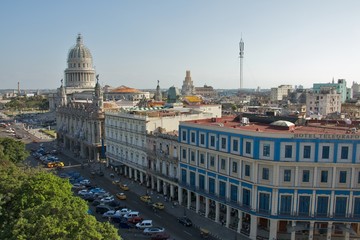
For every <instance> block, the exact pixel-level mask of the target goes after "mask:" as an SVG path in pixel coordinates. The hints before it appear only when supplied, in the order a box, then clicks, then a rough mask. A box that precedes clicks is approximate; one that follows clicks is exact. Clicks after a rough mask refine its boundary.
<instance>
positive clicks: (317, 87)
mask: <svg viewBox="0 0 360 240" xmlns="http://www.w3.org/2000/svg"><path fill="white" fill-rule="evenodd" d="M324 88H326V89H330V88H335V89H336V92H337V93H339V94H340V99H341V102H342V103H344V102H345V101H346V100H349V99H351V98H352V92H353V91H352V90H348V89H347V88H346V80H345V79H338V81H337V83H335V82H334V79H333V81H332V82H331V83H314V84H313V91H314V92H315V93H320V92H321V91H322V90H323V89H324Z"/></svg>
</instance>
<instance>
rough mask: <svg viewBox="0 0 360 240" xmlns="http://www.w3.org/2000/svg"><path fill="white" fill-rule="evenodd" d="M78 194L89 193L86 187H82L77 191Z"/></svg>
mask: <svg viewBox="0 0 360 240" xmlns="http://www.w3.org/2000/svg"><path fill="white" fill-rule="evenodd" d="M78 194H79V195H81V196H83V195H86V194H89V191H88V190H86V189H83V190H80V191H78Z"/></svg>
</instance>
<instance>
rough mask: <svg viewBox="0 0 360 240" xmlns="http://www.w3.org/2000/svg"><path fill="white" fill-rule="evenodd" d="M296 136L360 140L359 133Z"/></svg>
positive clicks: (296, 136) (299, 135)
mask: <svg viewBox="0 0 360 240" xmlns="http://www.w3.org/2000/svg"><path fill="white" fill-rule="evenodd" d="M294 138H308V139H311V138H318V139H338V140H340V139H349V140H355V139H356V140H360V135H358V134H299V133H297V134H294Z"/></svg>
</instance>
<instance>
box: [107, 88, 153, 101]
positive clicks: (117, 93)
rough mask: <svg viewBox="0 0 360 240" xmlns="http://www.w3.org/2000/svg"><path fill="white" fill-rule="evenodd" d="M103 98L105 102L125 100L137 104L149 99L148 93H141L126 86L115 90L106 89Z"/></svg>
mask: <svg viewBox="0 0 360 240" xmlns="http://www.w3.org/2000/svg"><path fill="white" fill-rule="evenodd" d="M104 97H105V99H106V100H110V101H111V100H113V101H118V100H127V101H133V102H135V103H138V102H139V101H140V100H141V99H143V98H145V99H149V98H150V93H149V92H142V91H140V90H138V89H135V88H130V87H127V86H123V85H122V86H120V87H117V88H109V87H108V88H106V89H105V91H104Z"/></svg>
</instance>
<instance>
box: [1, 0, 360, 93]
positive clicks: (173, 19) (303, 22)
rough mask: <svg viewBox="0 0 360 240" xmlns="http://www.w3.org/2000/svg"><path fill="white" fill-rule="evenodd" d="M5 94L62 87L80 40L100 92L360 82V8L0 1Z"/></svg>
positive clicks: (182, 0) (167, 0) (357, 4)
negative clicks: (189, 84) (107, 88)
mask: <svg viewBox="0 0 360 240" xmlns="http://www.w3.org/2000/svg"><path fill="white" fill-rule="evenodd" d="M0 33H1V34H0V54H1V55H0V70H1V71H0V83H1V87H0V88H1V89H4V88H17V82H18V81H19V82H20V87H21V88H24V89H29V88H32V89H37V88H39V89H43V88H56V87H59V86H60V79H62V78H64V70H65V68H66V61H67V53H68V51H69V49H70V48H71V47H72V46H74V45H75V43H76V37H77V34H78V33H81V34H82V35H83V39H84V44H85V45H86V46H87V47H88V48H89V49H90V51H91V53H92V55H93V61H94V66H95V68H96V72H97V74H100V82H101V84H108V85H111V86H120V85H126V86H129V87H134V88H155V87H156V84H157V80H160V86H161V88H163V89H167V88H169V87H171V86H176V87H181V85H182V81H183V80H184V78H185V72H186V70H190V71H191V75H192V79H193V81H194V85H195V86H203V85H204V84H207V85H211V86H213V87H214V88H239V85H240V84H239V82H240V81H239V58H238V56H239V40H240V38H241V36H242V38H243V40H244V42H245V58H244V87H245V88H256V87H258V86H259V87H261V88H270V87H276V86H278V85H281V84H291V85H299V84H302V85H303V86H304V87H311V86H312V83H313V82H330V81H331V80H332V78H333V77H334V78H335V79H338V78H345V79H346V80H347V82H348V84H347V85H348V87H350V86H351V84H352V82H353V81H356V82H360V1H358V0H354V1H350V0H345V1H341V0H338V1H330V0H323V1H320V0H319V1H316V0H309V1H306V0H301V1H288V0H283V1H280V0H277V1H276V0H271V1H268V0H263V1H260V0H249V1H241V0H233V1H230V0H229V1H228V0H221V1H220V0H219V1H211V0H188V1H186V0H178V1H176V0H162V1H160V0H129V1H124V0H114V1H110V0H104V1H95V0H93V1H92V0H86V1H85V0H77V1H73V0H71V1H70V0H61V1H55V0H53V1H52V0H42V1H41V0H31V1H30V0H23V1H20V0H2V1H0Z"/></svg>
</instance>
